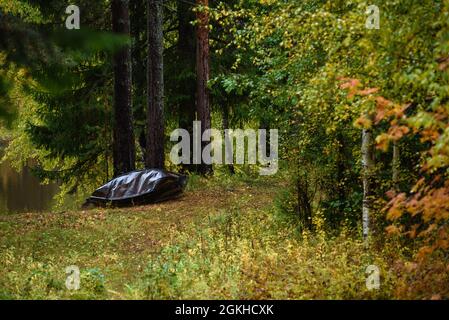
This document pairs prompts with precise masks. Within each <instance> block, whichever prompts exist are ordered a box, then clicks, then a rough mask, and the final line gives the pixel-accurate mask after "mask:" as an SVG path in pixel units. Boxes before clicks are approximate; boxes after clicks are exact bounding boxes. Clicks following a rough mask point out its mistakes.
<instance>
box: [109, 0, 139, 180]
mask: <svg viewBox="0 0 449 320" xmlns="http://www.w3.org/2000/svg"><path fill="white" fill-rule="evenodd" d="M111 10H112V31H113V32H115V33H120V34H125V35H129V10H128V1H125V0H113V1H112V3H111ZM135 158H136V155H135V142H134V130H133V116H132V109H131V51H130V47H129V46H127V47H125V48H123V49H122V50H120V51H119V52H117V53H116V54H115V55H114V128H113V163H114V176H118V175H120V174H122V173H125V172H129V171H132V170H134V169H135Z"/></svg>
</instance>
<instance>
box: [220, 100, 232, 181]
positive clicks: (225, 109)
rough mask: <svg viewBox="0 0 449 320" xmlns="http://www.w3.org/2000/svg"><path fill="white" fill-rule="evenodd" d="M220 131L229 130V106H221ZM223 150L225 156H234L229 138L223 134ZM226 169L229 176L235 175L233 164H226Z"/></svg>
mask: <svg viewBox="0 0 449 320" xmlns="http://www.w3.org/2000/svg"><path fill="white" fill-rule="evenodd" d="M222 113H223V114H222V117H223V120H222V129H223V132H226V131H225V130H228V129H230V128H229V106H228V105H227V104H223V107H222ZM224 138H225V148H226V152H227V153H226V154H234V153H233V152H234V150H233V147H232V146H233V143H232V141H231V138H230V137H229V135H227V134H225V137H224ZM227 167H228V169H229V173H230V174H232V175H233V174H235V169H234V165H233V164H228V165H227Z"/></svg>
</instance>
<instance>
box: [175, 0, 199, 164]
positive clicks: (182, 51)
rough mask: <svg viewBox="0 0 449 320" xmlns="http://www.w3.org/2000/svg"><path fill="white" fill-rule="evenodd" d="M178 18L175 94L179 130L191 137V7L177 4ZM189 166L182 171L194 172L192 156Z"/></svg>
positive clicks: (193, 56) (193, 61)
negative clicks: (177, 101)
mask: <svg viewBox="0 0 449 320" xmlns="http://www.w3.org/2000/svg"><path fill="white" fill-rule="evenodd" d="M177 16H178V22H179V25H178V45H177V49H178V59H179V60H178V65H179V78H178V87H177V90H178V92H177V94H178V95H179V96H181V99H180V101H179V128H181V129H185V130H187V131H188V132H189V133H190V137H193V121H194V120H195V110H196V105H195V94H196V72H195V64H196V36H195V27H194V26H193V25H192V24H191V22H192V21H194V20H195V14H194V12H193V11H192V6H191V5H190V4H187V3H185V2H181V1H178V3H177ZM190 150H193V139H191V141H190ZM190 163H191V164H183V169H184V170H188V171H195V165H193V164H192V163H193V154H191V155H190Z"/></svg>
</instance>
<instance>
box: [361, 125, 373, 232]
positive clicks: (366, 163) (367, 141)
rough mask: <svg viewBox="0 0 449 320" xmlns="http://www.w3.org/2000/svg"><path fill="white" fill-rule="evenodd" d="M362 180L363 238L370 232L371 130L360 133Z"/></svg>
mask: <svg viewBox="0 0 449 320" xmlns="http://www.w3.org/2000/svg"><path fill="white" fill-rule="evenodd" d="M362 168H363V170H362V179H363V205H362V224H363V238H365V239H366V238H367V237H368V235H369V232H370V217H371V211H372V207H373V205H372V194H373V193H372V192H373V190H372V189H373V172H374V143H373V133H372V130H371V129H363V131H362Z"/></svg>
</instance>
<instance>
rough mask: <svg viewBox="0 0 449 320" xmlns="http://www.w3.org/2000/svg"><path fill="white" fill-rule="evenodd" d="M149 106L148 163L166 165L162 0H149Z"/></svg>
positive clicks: (157, 166)
mask: <svg viewBox="0 0 449 320" xmlns="http://www.w3.org/2000/svg"><path fill="white" fill-rule="evenodd" d="M147 9H148V12H147V15H148V16H147V19H148V30H147V32H148V109H147V143H146V157H145V166H146V167H147V168H161V169H162V168H164V62H163V51H164V41H163V40H164V39H163V29H162V28H163V16H162V14H163V8H162V0H148V8H147Z"/></svg>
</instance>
